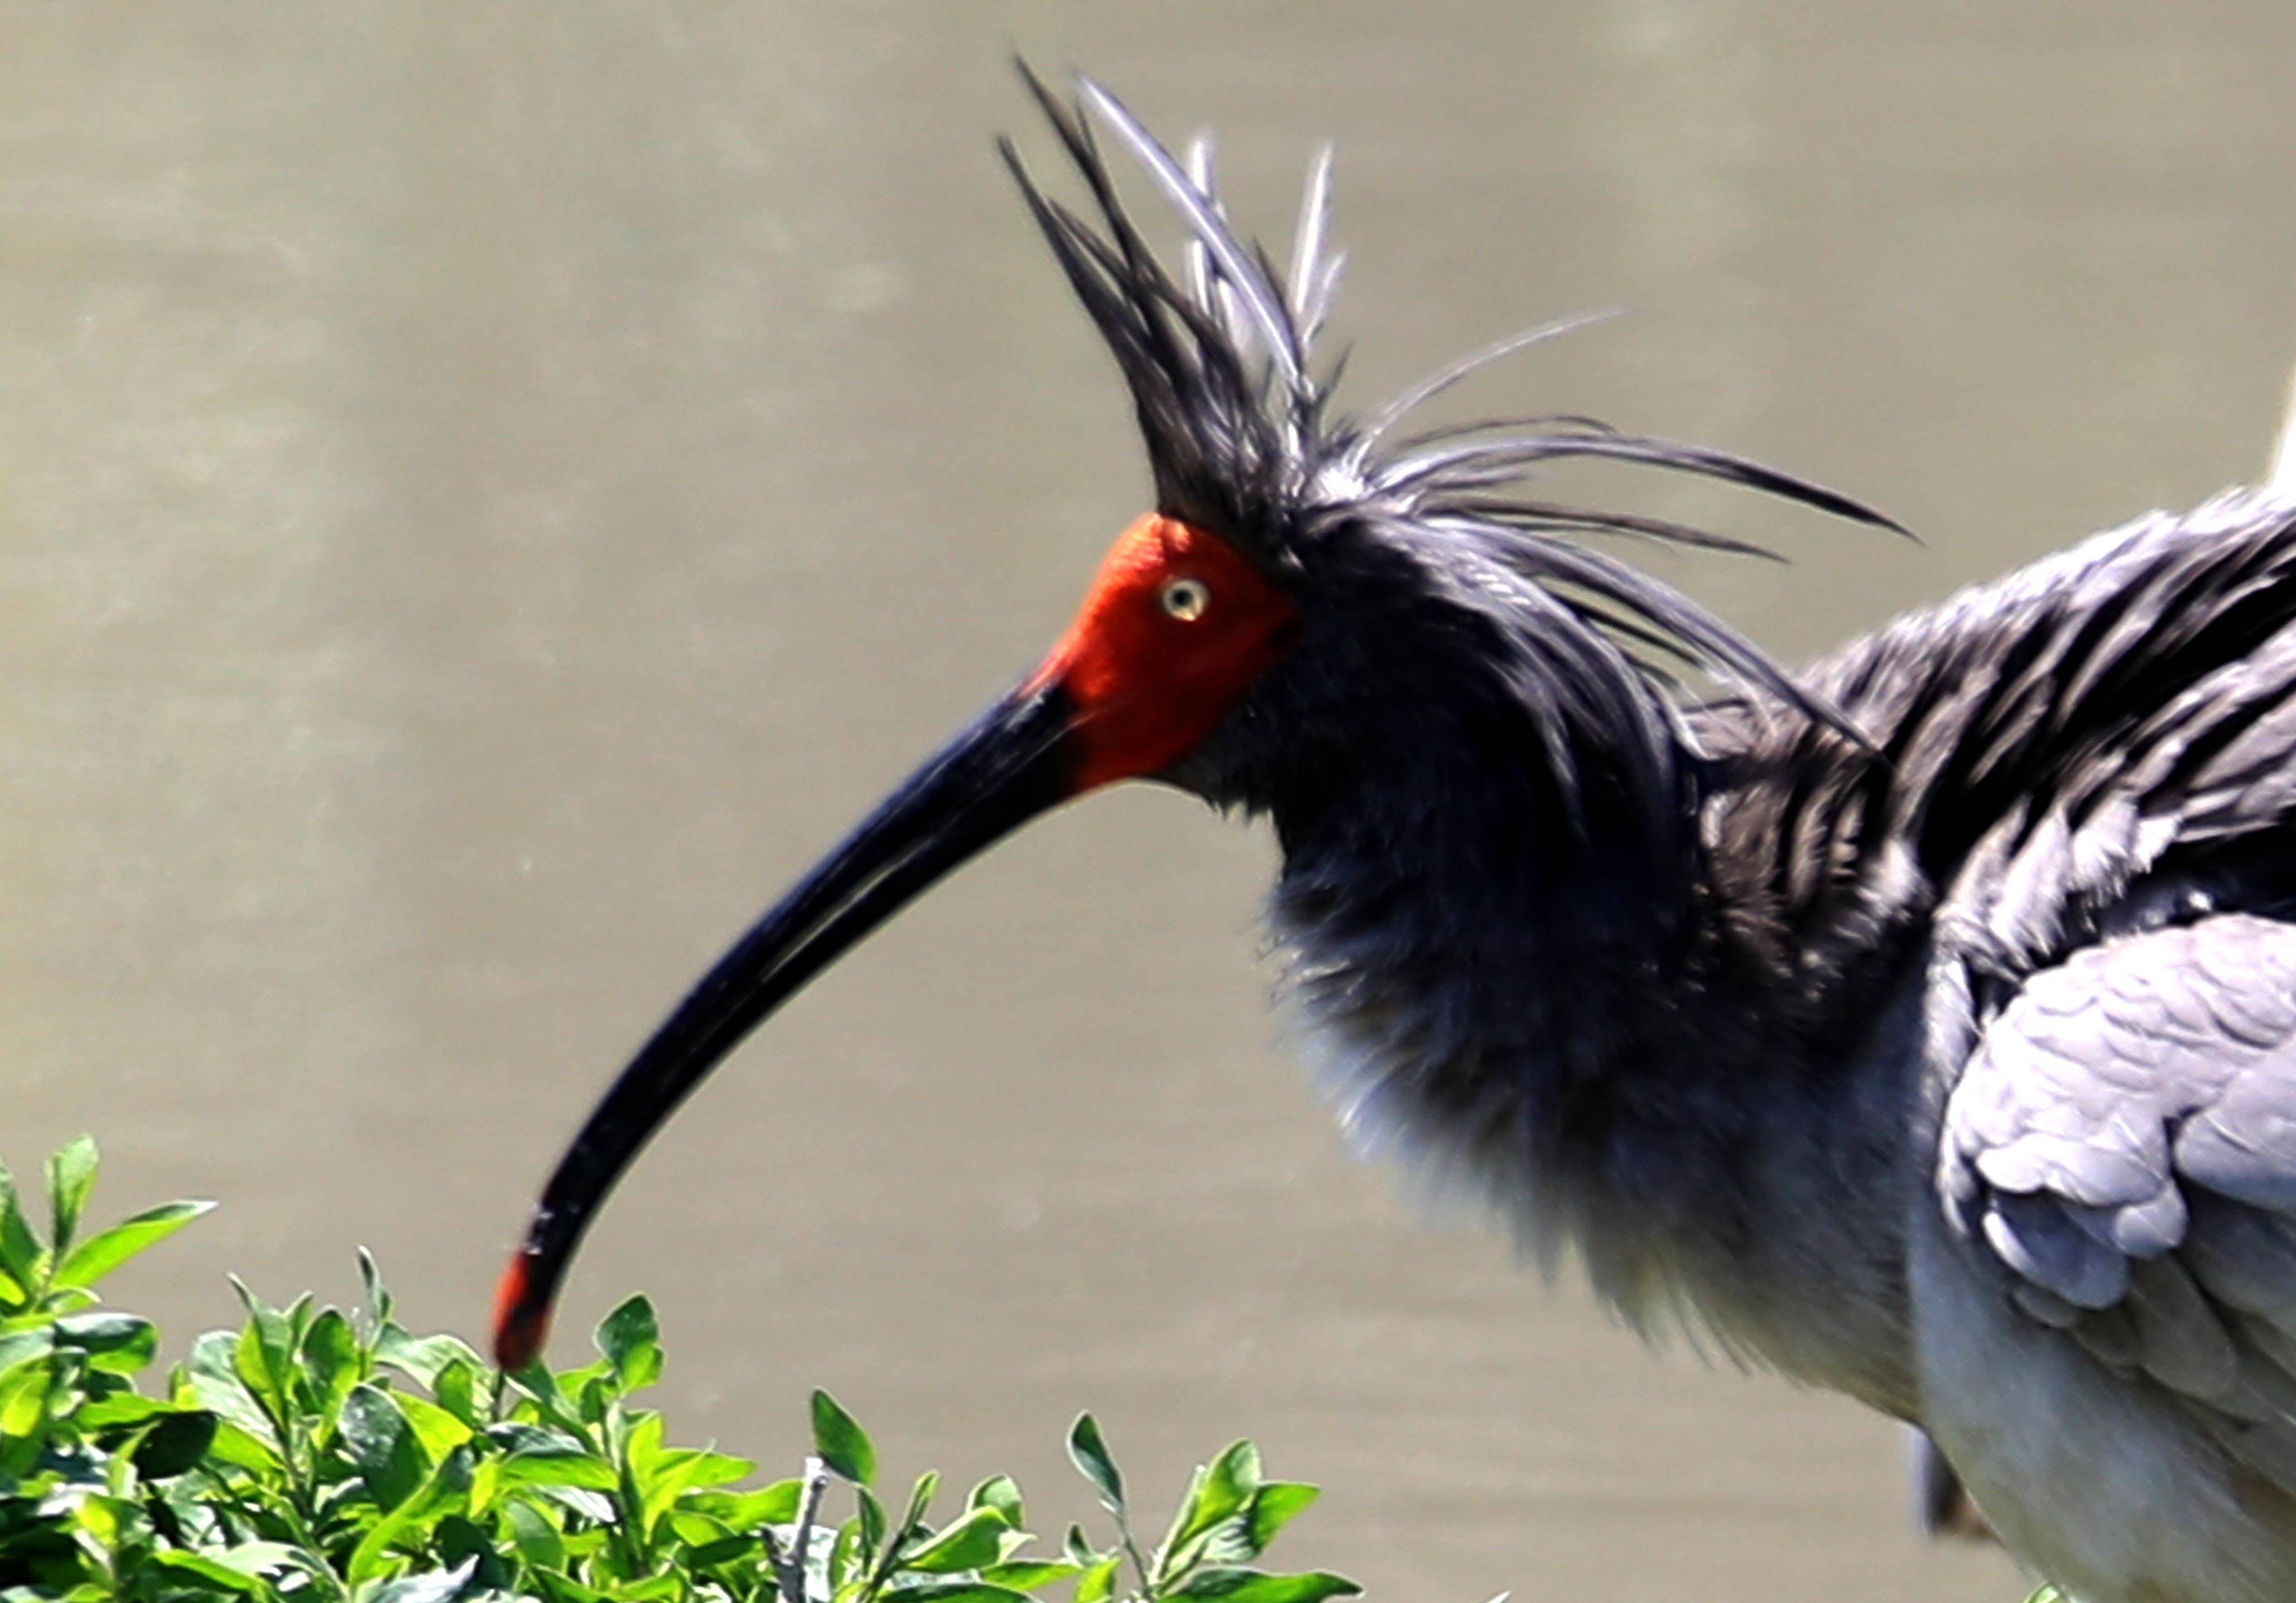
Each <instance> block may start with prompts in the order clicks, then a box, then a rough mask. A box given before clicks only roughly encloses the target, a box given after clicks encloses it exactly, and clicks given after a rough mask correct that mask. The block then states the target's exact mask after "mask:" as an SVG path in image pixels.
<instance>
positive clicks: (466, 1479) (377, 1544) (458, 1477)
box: [343, 1447, 471, 1586]
mask: <svg viewBox="0 0 2296 1603" xmlns="http://www.w3.org/2000/svg"><path fill="white" fill-rule="evenodd" d="M470 1484H471V1450H470V1449H469V1448H467V1447H457V1448H456V1449H455V1451H454V1452H451V1453H449V1454H447V1457H446V1458H445V1459H443V1460H440V1462H439V1468H436V1469H434V1470H432V1471H431V1472H430V1479H429V1480H427V1481H425V1482H423V1484H422V1488H421V1489H420V1490H419V1491H417V1492H416V1493H414V1495H413V1496H412V1497H409V1498H407V1499H406V1501H404V1502H402V1503H400V1504H399V1505H398V1508H396V1509H392V1510H391V1511H390V1512H389V1514H386V1515H385V1516H383V1517H381V1519H379V1520H377V1521H375V1522H374V1525H373V1528H371V1529H370V1530H369V1531H368V1532H367V1533H366V1534H365V1535H364V1536H362V1537H360V1538H359V1542H358V1546H357V1547H355V1548H353V1549H352V1550H351V1556H350V1562H349V1563H348V1564H347V1565H346V1566H344V1570H343V1573H344V1576H345V1578H346V1579H347V1580H348V1581H349V1582H350V1583H351V1584H352V1585H354V1586H357V1584H359V1583H361V1582H364V1581H372V1580H374V1579H375V1578H376V1576H377V1574H378V1572H380V1571H381V1568H382V1566H383V1565H384V1564H385V1563H387V1562H388V1561H389V1553H390V1549H391V1544H392V1543H394V1542H398V1540H399V1539H400V1538H401V1537H403V1536H405V1535H406V1533H408V1532H410V1531H413V1530H415V1529H417V1528H418V1527H419V1526H421V1525H422V1524H423V1523H424V1522H426V1521H432V1520H435V1519H437V1518H438V1517H439V1516H440V1515H443V1514H446V1513H449V1512H453V1511H456V1510H457V1509H458V1507H459V1505H460V1504H461V1503H462V1501H463V1496H464V1493H466V1492H467V1491H468V1490H469V1488H470ZM459 1584H460V1583H457V1585H459Z"/></svg>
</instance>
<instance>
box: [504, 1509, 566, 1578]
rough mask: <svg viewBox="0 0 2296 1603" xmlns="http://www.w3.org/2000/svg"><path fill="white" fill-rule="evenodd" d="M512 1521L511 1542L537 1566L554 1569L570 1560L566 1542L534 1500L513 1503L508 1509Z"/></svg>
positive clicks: (521, 1554)
mask: <svg viewBox="0 0 2296 1603" xmlns="http://www.w3.org/2000/svg"><path fill="white" fill-rule="evenodd" d="M504 1518H506V1519H507V1520H508V1521H509V1524H510V1539H511V1544H512V1546H513V1547H515V1548H517V1549H518V1556H519V1557H520V1558H523V1559H524V1560H526V1562H527V1563H529V1564H530V1565H532V1566H534V1567H535V1568H537V1569H547V1570H554V1569H559V1568H562V1567H563V1566H564V1565H565V1563H566V1541H565V1538H563V1537H562V1536H561V1535H559V1533H558V1527H557V1526H556V1525H553V1524H552V1523H551V1522H550V1517H549V1516H547V1515H545V1514H544V1513H543V1512H542V1510H541V1509H537V1508H535V1507H534V1506H533V1505H532V1504H530V1503H526V1502H513V1503H511V1504H510V1505H509V1506H508V1507H507V1508H506V1509H504Z"/></svg>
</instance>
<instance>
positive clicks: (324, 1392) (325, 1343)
mask: <svg viewBox="0 0 2296 1603" xmlns="http://www.w3.org/2000/svg"><path fill="white" fill-rule="evenodd" d="M365 1356H366V1355H365V1353H364V1351H362V1350H361V1348H360V1346H359V1338H358V1333H357V1331H355V1330H353V1329H351V1321H348V1320H347V1319H345V1318H344V1317H343V1316H342V1314H341V1313H340V1311H339V1310H337V1309H333V1308H323V1309H321V1310H320V1311H319V1315H318V1317H317V1318H316V1319H314V1320H313V1321H311V1328H310V1329H307V1330H306V1331H304V1332H303V1347H302V1360H303V1375H304V1378H305V1379H306V1380H307V1381H308V1383H309V1388H310V1405H311V1411H312V1412H314V1413H316V1414H317V1415H318V1417H319V1418H318V1423H319V1424H320V1425H321V1426H323V1427H324V1426H327V1425H332V1423H333V1422H334V1418H335V1413H336V1411H337V1410H339V1409H340V1408H341V1407H342V1405H343V1399H344V1398H345V1397H347V1396H348V1395H350V1390H351V1387H353V1386H357V1384H358V1383H359V1382H360V1381H361V1380H363V1379H365V1376H364V1375H362V1374H360V1373H359V1371H360V1370H361V1369H363V1368H364V1367H365Z"/></svg>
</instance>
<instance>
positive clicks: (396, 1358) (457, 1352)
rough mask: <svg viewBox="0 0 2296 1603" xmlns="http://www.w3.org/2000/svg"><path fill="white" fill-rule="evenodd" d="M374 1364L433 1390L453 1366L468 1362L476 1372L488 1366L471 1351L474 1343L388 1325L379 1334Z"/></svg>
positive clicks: (375, 1344) (375, 1347)
mask: <svg viewBox="0 0 2296 1603" xmlns="http://www.w3.org/2000/svg"><path fill="white" fill-rule="evenodd" d="M374 1361H375V1362H377V1363H387V1364H389V1366H390V1367H391V1368H392V1369H394V1370H398V1371H399V1372H400V1373H402V1374H405V1375H408V1376H411V1377H413V1378H414V1379H415V1380H418V1381H420V1382H421V1383H422V1385H423V1386H426V1387H428V1388H430V1389H431V1390H433V1391H436V1390H437V1389H438V1386H439V1375H440V1374H442V1373H443V1372H444V1371H445V1370H446V1368H447V1365H448V1364H450V1363H456V1362H461V1363H466V1364H469V1365H470V1366H471V1369H472V1370H480V1369H483V1368H484V1367H485V1364H484V1362H483V1361H482V1360H481V1359H480V1357H479V1355H478V1354H476V1353H474V1352H472V1351H471V1344H470V1343H468V1342H466V1341H464V1340H463V1339H462V1338H461V1337H455V1336H447V1335H445V1334H440V1335H438V1336H424V1337H413V1336H409V1335H408V1334H407V1333H406V1331H404V1330H402V1329H399V1328H398V1326H397V1325H385V1326H383V1328H382V1329H381V1330H380V1331H378V1332H376V1335H375V1338H374Z"/></svg>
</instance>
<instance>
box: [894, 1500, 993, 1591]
mask: <svg viewBox="0 0 2296 1603" xmlns="http://www.w3.org/2000/svg"><path fill="white" fill-rule="evenodd" d="M1012 1528H1013V1527H1012V1526H1011V1525H1009V1524H1007V1523H1006V1522H1005V1516H1004V1513H1003V1512H1002V1510H1000V1509H986V1508H983V1509H971V1510H969V1511H968V1512H967V1513H966V1514H965V1516H964V1518H962V1519H958V1520H955V1521H952V1522H951V1523H950V1524H949V1525H947V1527H945V1528H944V1529H943V1530H941V1531H940V1533H939V1534H937V1535H935V1536H933V1537H932V1538H931V1540H930V1541H927V1542H924V1543H922V1545H920V1546H918V1547H914V1548H912V1549H911V1550H909V1551H907V1552H906V1553H903V1554H902V1555H901V1558H900V1566H901V1567H902V1568H903V1569H905V1570H916V1571H918V1572H920V1573H922V1574H928V1575H950V1574H955V1573H956V1572H957V1571H959V1570H977V1569H983V1568H986V1567H987V1566H989V1565H992V1564H994V1563H996V1560H997V1559H998V1558H1000V1557H1001V1556H1002V1543H1003V1539H1004V1537H1005V1533H1008V1532H1009V1531H1011V1530H1012Z"/></svg>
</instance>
